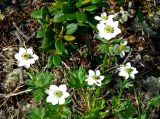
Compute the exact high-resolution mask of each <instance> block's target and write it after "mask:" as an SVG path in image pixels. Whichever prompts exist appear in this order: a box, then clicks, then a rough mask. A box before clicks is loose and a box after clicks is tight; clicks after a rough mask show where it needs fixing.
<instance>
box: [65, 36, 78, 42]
mask: <svg viewBox="0 0 160 119" xmlns="http://www.w3.org/2000/svg"><path fill="white" fill-rule="evenodd" d="M64 39H65V40H66V41H73V40H75V39H76V37H75V36H73V35H65V36H64Z"/></svg>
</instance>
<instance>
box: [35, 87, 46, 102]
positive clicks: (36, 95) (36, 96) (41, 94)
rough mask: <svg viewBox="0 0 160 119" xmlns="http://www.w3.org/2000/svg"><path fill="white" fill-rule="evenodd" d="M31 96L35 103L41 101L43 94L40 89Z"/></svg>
mask: <svg viewBox="0 0 160 119" xmlns="http://www.w3.org/2000/svg"><path fill="white" fill-rule="evenodd" d="M33 96H34V98H35V100H36V101H40V100H42V99H43V96H44V93H43V92H42V91H41V90H40V89H38V90H35V91H34V92H33Z"/></svg>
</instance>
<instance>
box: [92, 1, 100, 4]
mask: <svg viewBox="0 0 160 119" xmlns="http://www.w3.org/2000/svg"><path fill="white" fill-rule="evenodd" d="M100 2H101V0H92V1H91V3H92V4H97V3H100Z"/></svg>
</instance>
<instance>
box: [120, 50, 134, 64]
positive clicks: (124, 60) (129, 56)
mask: <svg viewBox="0 0 160 119" xmlns="http://www.w3.org/2000/svg"><path fill="white" fill-rule="evenodd" d="M131 53H132V48H131V50H130V52H129V53H128V55H127V57H126V58H125V60H124V61H123V63H122V64H125V63H126V62H127V60H128V58H129V57H130V55H131Z"/></svg>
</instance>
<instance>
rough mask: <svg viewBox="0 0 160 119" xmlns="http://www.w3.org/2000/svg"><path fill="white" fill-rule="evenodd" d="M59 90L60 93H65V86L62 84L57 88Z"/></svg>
mask: <svg viewBox="0 0 160 119" xmlns="http://www.w3.org/2000/svg"><path fill="white" fill-rule="evenodd" d="M59 90H60V91H62V92H66V91H67V86H66V85H65V84H62V85H60V86H59Z"/></svg>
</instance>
